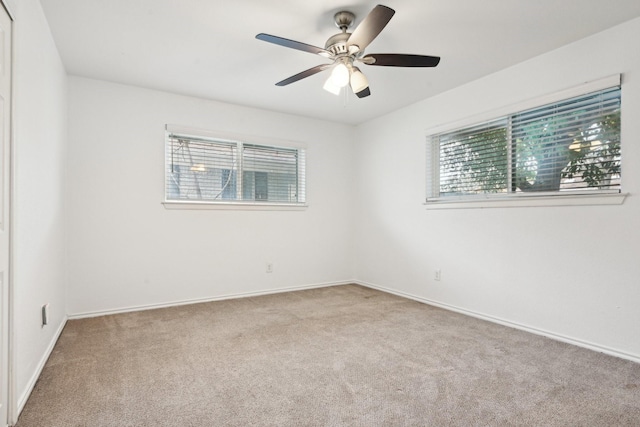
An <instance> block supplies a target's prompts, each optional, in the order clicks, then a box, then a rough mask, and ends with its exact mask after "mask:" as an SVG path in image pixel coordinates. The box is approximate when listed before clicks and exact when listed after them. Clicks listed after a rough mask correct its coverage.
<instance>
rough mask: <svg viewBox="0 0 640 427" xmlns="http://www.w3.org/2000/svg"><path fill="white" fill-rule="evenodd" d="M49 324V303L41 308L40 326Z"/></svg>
mask: <svg viewBox="0 0 640 427" xmlns="http://www.w3.org/2000/svg"><path fill="white" fill-rule="evenodd" d="M47 324H49V303H46V304H45V305H43V306H42V326H46V325H47Z"/></svg>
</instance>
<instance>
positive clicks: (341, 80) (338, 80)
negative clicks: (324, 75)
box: [331, 63, 349, 87]
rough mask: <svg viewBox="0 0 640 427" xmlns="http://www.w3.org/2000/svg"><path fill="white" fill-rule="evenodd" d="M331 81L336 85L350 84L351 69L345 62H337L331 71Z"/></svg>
mask: <svg viewBox="0 0 640 427" xmlns="http://www.w3.org/2000/svg"><path fill="white" fill-rule="evenodd" d="M331 82H332V83H333V85H334V86H338V87H345V86H346V85H348V84H349V69H348V68H347V66H346V65H344V64H343V63H340V64H337V65H336V66H335V67H333V70H332V71H331Z"/></svg>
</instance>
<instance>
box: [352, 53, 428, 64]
mask: <svg viewBox="0 0 640 427" xmlns="http://www.w3.org/2000/svg"><path fill="white" fill-rule="evenodd" d="M361 61H362V62H363V63H365V64H367V65H381V66H384V67H435V66H436V65H438V63H439V62H440V57H439V56H427V55H405V54H401V53H372V54H370V55H365V56H364V57H363V58H362V59H361Z"/></svg>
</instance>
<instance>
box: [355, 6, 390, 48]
mask: <svg viewBox="0 0 640 427" xmlns="http://www.w3.org/2000/svg"><path fill="white" fill-rule="evenodd" d="M394 13H396V11H395V10H393V9H391V8H390V7H387V6H383V5H381V4H379V5H377V6H376V7H374V8H373V10H372V11H371V12H369V14H368V15H367V16H366V17H365V18H364V19H363V20H362V22H361V23H360V24H359V25H358V26H357V27H356V29H355V30H353V33H352V34H351V36H349V40H347V46H357V47H358V50H364V49H365V48H366V47H367V46H369V43H371V42H372V41H373V39H375V38H376V37H377V36H378V34H380V32H381V31H382V29H383V28H384V27H385V26H386V25H387V24H388V23H389V21H390V20H391V18H392V17H393V15H394Z"/></svg>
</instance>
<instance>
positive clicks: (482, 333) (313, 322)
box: [17, 285, 640, 427]
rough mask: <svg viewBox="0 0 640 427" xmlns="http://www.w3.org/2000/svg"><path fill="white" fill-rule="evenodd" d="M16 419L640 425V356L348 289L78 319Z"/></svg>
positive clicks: (40, 426) (22, 426) (25, 424)
mask: <svg viewBox="0 0 640 427" xmlns="http://www.w3.org/2000/svg"><path fill="white" fill-rule="evenodd" d="M17 425H18V427H32V426H37V427H48V426H51V427H54V426H55V427H65V426H96V427H99V426H118V427H124V426H181V427H182V426H251V425H255V426H502V425H520V426H568V425H573V426H621V425H628V426H640V365H639V364H635V363H632V362H629V361H624V360H621V359H617V358H614V357H610V356H606V355H603V354H600V353H596V352H593V351H589V350H585V349H582V348H578V347H574V346H571V345H567V344H563V343H560V342H556V341H553V340H550V339H546V338H543V337H539V336H535V335H531V334H528V333H525V332H521V331H517V330H513V329H510V328H506V327H502V326H499V325H495V324H492V323H488V322H483V321H481V320H477V319H474V318H470V317H466V316H463V315H460V314H456V313H452V312H448V311H445V310H441V309H438V308H434V307H430V306H428V305H424V304H420V303H417V302H414V301H410V300H406V299H403V298H399V297H396V296H393V295H388V294H385V293H382V292H378V291H375V290H371V289H367V288H362V287H359V286H355V285H349V286H337V287H331V288H324V289H314V290H308V291H300V292H291V293H285V294H277V295H269V296H263V297H255V298H244V299H237V300H229V301H220V302H212V303H204V304H195V305H189V306H181V307H173V308H167V309H158V310H150V311H142V312H137V313H127V314H118V315H113V316H104V317H97V318H91V319H83V320H72V321H69V322H68V324H67V326H66V328H65V330H64V332H63V333H62V336H61V337H60V340H59V342H58V344H57V345H56V347H55V349H54V351H53V354H52V355H51V358H50V359H49V362H48V363H47V365H46V366H45V368H44V371H43V373H42V376H41V378H40V379H39V381H38V383H37V384H36V387H35V389H34V391H33V394H32V395H31V397H30V399H29V401H28V402H27V404H26V406H25V408H24V411H23V412H22V415H21V416H20V419H19V422H18V424H17Z"/></svg>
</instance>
